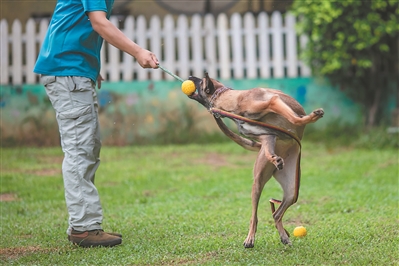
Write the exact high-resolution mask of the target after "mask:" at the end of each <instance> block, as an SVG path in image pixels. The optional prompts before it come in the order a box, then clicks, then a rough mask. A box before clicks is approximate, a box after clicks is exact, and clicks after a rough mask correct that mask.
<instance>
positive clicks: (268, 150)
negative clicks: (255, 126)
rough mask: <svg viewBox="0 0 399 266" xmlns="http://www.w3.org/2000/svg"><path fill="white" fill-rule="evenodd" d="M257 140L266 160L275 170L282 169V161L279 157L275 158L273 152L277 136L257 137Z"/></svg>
mask: <svg viewBox="0 0 399 266" xmlns="http://www.w3.org/2000/svg"><path fill="white" fill-rule="evenodd" d="M259 140H260V142H261V144H262V146H263V147H265V151H264V154H265V156H266V159H267V160H268V161H269V162H271V163H272V164H274V166H276V168H277V170H281V169H283V167H284V160H283V158H281V157H280V156H277V155H276V153H275V152H274V148H275V146H276V141H277V136H276V135H263V136H260V137H259Z"/></svg>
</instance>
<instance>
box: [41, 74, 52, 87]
mask: <svg viewBox="0 0 399 266" xmlns="http://www.w3.org/2000/svg"><path fill="white" fill-rule="evenodd" d="M55 81H56V77H55V76H47V75H42V76H41V77H40V82H41V83H42V85H43V86H44V87H46V86H47V85H48V84H51V83H53V82H55Z"/></svg>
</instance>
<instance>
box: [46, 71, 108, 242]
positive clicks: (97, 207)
mask: <svg viewBox="0 0 399 266" xmlns="http://www.w3.org/2000/svg"><path fill="white" fill-rule="evenodd" d="M41 82H42V84H43V85H44V86H45V88H46V92H47V95H48V97H49V99H50V101H51V103H52V105H53V107H54V109H55V112H56V118H57V122H58V127H59V131H60V136H61V146H62V150H63V152H64V160H63V163H62V175H63V179H64V187H65V199H66V205H67V208H68V212H69V228H68V230H67V233H68V234H70V231H71V229H72V228H74V229H75V230H78V231H86V230H95V229H101V223H102V219H103V214H102V208H101V202H100V198H99V195H98V192H97V189H96V187H95V186H94V176H95V173H96V170H97V168H98V166H99V164H100V158H99V157H100V149H101V141H100V129H99V122H98V101H97V93H96V91H95V84H94V82H92V81H91V79H88V78H84V77H75V76H74V77H55V76H45V75H43V76H42V77H41Z"/></svg>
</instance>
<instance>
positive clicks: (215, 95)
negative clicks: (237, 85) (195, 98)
mask: <svg viewBox="0 0 399 266" xmlns="http://www.w3.org/2000/svg"><path fill="white" fill-rule="evenodd" d="M228 90H232V89H231V88H227V87H224V86H223V87H220V88H219V89H217V90H216V91H215V93H214V94H212V97H211V99H210V101H209V103H210V108H212V107H213V102H214V101H215V100H216V99H217V98H218V97H219V96H220V95H221V94H222V93H223V92H225V91H228Z"/></svg>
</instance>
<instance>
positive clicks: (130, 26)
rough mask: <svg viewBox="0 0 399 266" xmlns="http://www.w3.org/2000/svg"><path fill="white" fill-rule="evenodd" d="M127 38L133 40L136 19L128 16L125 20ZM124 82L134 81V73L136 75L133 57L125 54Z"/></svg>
mask: <svg viewBox="0 0 399 266" xmlns="http://www.w3.org/2000/svg"><path fill="white" fill-rule="evenodd" d="M123 32H124V33H125V35H126V37H128V38H129V39H130V40H133V37H134V34H133V32H134V19H133V17H132V16H128V17H127V18H126V19H125V28H124V30H123ZM122 64H123V69H122V73H123V80H124V81H132V80H133V73H134V67H135V66H134V65H133V57H132V56H131V55H130V54H128V53H123V63H122Z"/></svg>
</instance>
